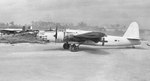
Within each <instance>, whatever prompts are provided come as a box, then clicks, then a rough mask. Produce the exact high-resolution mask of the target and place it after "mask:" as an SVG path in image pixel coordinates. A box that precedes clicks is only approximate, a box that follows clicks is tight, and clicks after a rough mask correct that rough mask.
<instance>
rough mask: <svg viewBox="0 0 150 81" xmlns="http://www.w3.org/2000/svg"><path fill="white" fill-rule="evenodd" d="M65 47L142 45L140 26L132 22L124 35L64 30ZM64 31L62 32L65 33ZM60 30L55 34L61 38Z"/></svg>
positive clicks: (71, 48)
mask: <svg viewBox="0 0 150 81" xmlns="http://www.w3.org/2000/svg"><path fill="white" fill-rule="evenodd" d="M63 33H64V35H63V42H64V44H63V48H64V49H70V51H72V52H76V51H78V50H79V46H80V45H94V46H132V47H134V48H135V45H140V44H141V41H140V37H139V26H138V24H137V23H136V22H132V23H131V24H130V26H129V27H128V29H127V31H126V32H125V34H124V35H123V37H119V36H110V35H106V34H104V33H102V32H92V31H84V32H83V31H82V32H81V31H74V32H71V33H72V35H66V33H68V32H67V31H65V32H63ZM63 33H62V34H63ZM62 34H60V32H58V31H57V28H56V31H55V33H53V36H54V38H55V40H56V39H59V37H60V36H59V35H62Z"/></svg>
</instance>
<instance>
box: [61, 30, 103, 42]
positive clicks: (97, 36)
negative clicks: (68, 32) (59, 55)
mask: <svg viewBox="0 0 150 81" xmlns="http://www.w3.org/2000/svg"><path fill="white" fill-rule="evenodd" d="M104 36H106V35H105V34H104V33H101V32H88V33H84V34H78V35H73V36H67V37H65V39H64V41H67V42H80V43H82V42H85V41H88V40H90V41H93V42H95V43H97V42H99V41H101V39H102V37H104Z"/></svg>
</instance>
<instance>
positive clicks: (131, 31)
mask: <svg viewBox="0 0 150 81" xmlns="http://www.w3.org/2000/svg"><path fill="white" fill-rule="evenodd" d="M123 37H125V38H128V39H140V36H139V25H138V23H137V22H132V23H131V24H130V26H129V27H128V29H127V31H126V32H125V34H124V35H123Z"/></svg>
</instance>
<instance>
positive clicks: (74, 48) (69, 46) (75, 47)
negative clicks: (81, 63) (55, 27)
mask: <svg viewBox="0 0 150 81" xmlns="http://www.w3.org/2000/svg"><path fill="white" fill-rule="evenodd" d="M63 48H64V49H69V50H70V51H71V52H77V51H78V50H79V44H78V45H77V44H68V43H64V45H63Z"/></svg>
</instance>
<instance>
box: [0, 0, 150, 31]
mask: <svg viewBox="0 0 150 81" xmlns="http://www.w3.org/2000/svg"><path fill="white" fill-rule="evenodd" d="M39 20H45V21H54V22H61V23H79V22H81V21H83V22H86V23H88V24H89V25H103V24H124V25H126V26H128V25H129V24H130V23H131V22H133V21H136V22H138V23H139V26H140V28H144V29H150V27H149V26H150V23H149V21H150V1H149V0H0V22H11V21H14V22H15V23H16V24H22V25H23V24H30V23H31V22H32V21H39Z"/></svg>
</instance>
